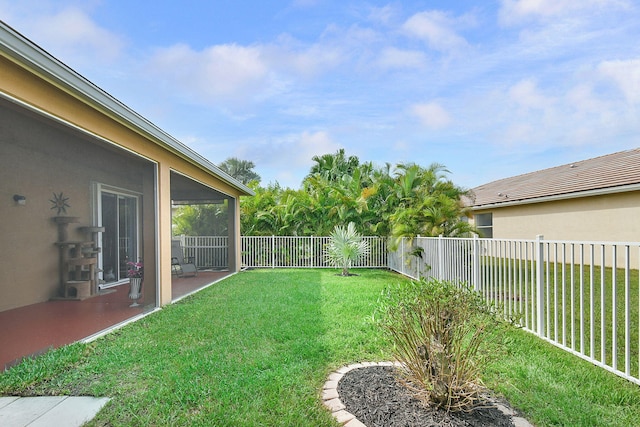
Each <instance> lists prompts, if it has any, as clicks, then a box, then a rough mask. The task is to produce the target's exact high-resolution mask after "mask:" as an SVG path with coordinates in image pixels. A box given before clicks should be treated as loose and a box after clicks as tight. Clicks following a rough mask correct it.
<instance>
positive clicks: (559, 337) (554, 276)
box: [493, 261, 640, 376]
mask: <svg viewBox="0 0 640 427" xmlns="http://www.w3.org/2000/svg"><path fill="white" fill-rule="evenodd" d="M493 263H494V264H495V261H493ZM525 270H527V271H526V272H525ZM501 273H502V275H503V279H507V278H508V280H506V282H509V283H510V285H508V286H506V288H505V287H503V288H502V289H501V290H500V293H501V296H502V299H501V301H500V302H501V303H503V304H504V305H505V312H506V311H509V312H512V313H515V315H516V317H517V315H518V314H519V315H521V316H522V317H521V320H522V322H523V323H525V324H526V325H527V326H528V327H529V328H530V329H535V324H536V319H535V317H536V313H535V310H534V305H533V301H535V299H536V298H535V284H534V283H535V281H534V280H533V279H532V273H531V264H529V263H520V264H516V263H514V264H513V265H511V266H509V267H507V268H503V269H502V271H501ZM615 273H616V274H615V279H616V280H615V291H614V280H613V278H614V274H613V270H612V269H611V268H609V267H607V268H605V269H604V270H602V269H601V268H600V267H599V266H590V265H585V266H583V267H582V269H581V268H580V266H573V265H570V264H561V263H550V264H549V265H547V266H546V268H545V271H544V279H545V282H547V285H546V286H545V296H546V298H545V303H546V305H547V306H546V308H547V309H546V311H545V325H546V331H547V333H548V337H549V338H551V339H553V340H554V341H557V342H558V343H561V344H563V345H565V346H566V347H568V348H571V349H572V350H574V351H576V352H579V353H582V354H584V355H586V356H589V357H592V358H593V359H595V360H598V361H600V362H603V363H606V364H608V365H609V366H614V360H613V359H614V356H613V355H614V349H615V366H616V367H617V369H619V370H620V371H622V372H625V370H626V368H627V366H626V360H625V349H626V346H627V342H626V330H625V323H624V322H625V320H626V319H627V312H626V306H625V300H626V299H627V297H628V299H629V305H628V308H629V312H628V317H629V342H628V348H629V354H630V357H629V366H628V369H629V373H630V375H634V376H638V375H639V374H640V366H639V361H640V356H639V354H640V348H639V346H640V331H639V330H638V327H639V326H640V315H639V310H640V302H639V294H640V279H639V277H638V270H630V272H629V277H628V281H629V290H628V291H629V293H628V294H627V289H626V284H625V281H626V277H625V272H624V270H623V269H617V270H616V271H615ZM525 274H528V275H529V276H528V281H529V283H530V285H529V289H526V290H525V289H524V285H523V283H524V282H525V281H524V279H523V278H524V277H525ZM525 292H526V294H525ZM614 294H615V304H614ZM505 296H506V298H505ZM520 297H521V298H520ZM592 298H593V302H592ZM527 299H528V300H529V301H531V303H529V304H528V306H525V304H526V303H525V302H524V301H526V300H527ZM592 311H593V316H592V315H591V312H592ZM613 314H615V316H616V320H615V322H614V321H613ZM603 317H604V323H603V322H602V319H603ZM614 324H615V338H616V345H615V346H614V343H613V336H614V333H613V330H614V328H613V325H614ZM580 337H582V339H581V338H580ZM603 346H604V348H603ZM603 353H604V357H603Z"/></svg>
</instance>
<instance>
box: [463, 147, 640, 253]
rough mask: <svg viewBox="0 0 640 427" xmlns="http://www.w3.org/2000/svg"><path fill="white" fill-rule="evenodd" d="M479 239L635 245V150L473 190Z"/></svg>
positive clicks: (638, 208) (639, 175)
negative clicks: (631, 243)
mask: <svg viewBox="0 0 640 427" xmlns="http://www.w3.org/2000/svg"><path fill="white" fill-rule="evenodd" d="M472 192H473V193H474V195H475V199H474V200H473V201H472V202H471V203H470V205H471V209H472V212H473V214H474V215H473V216H474V224H475V225H476V227H477V228H478V229H479V230H480V231H481V233H482V235H483V237H493V238H502V239H534V238H535V237H536V236H537V235H542V236H544V239H545V240H588V241H618V242H640V221H639V220H638V218H640V148H637V149H633V150H628V151H621V152H618V153H613V154H608V155H605V156H601V157H596V158H593V159H588V160H582V161H576V162H574V163H570V164H566V165H562V166H557V167H553V168H549V169H544V170H540V171H537V172H531V173H527V174H524V175H518V176H514V177H511V178H505V179H501V180H498V181H494V182H490V183H488V184H484V185H481V186H479V187H476V188H474V189H473V190H472Z"/></svg>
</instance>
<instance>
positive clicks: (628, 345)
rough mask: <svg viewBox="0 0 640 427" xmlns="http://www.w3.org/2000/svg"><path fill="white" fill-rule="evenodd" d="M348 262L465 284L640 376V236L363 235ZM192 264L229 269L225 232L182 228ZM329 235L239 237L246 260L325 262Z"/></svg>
mask: <svg viewBox="0 0 640 427" xmlns="http://www.w3.org/2000/svg"><path fill="white" fill-rule="evenodd" d="M365 239H367V240H368V241H369V244H370V248H371V251H370V254H369V256H368V257H366V258H365V259H363V260H361V261H360V262H359V263H357V264H356V265H354V268H359V267H366V268H389V269H391V270H394V271H397V272H399V273H401V274H403V275H406V276H408V277H411V278H415V279H419V278H422V277H425V278H429V277H433V278H436V279H439V280H448V281H452V282H458V283H462V282H464V283H468V284H469V285H471V286H473V287H474V289H476V290H477V291H478V292H480V293H481V294H482V295H483V296H484V298H485V299H486V300H487V301H489V302H491V303H493V304H495V305H496V306H497V307H499V309H500V310H502V311H503V314H504V316H505V318H507V319H511V320H514V321H515V322H517V323H519V324H520V325H521V326H522V327H523V328H524V329H526V330H528V331H530V332H532V333H534V334H536V335H537V336H539V337H540V338H542V339H545V340H547V341H549V342H551V343H553V344H554V345H556V346H558V347H560V348H562V349H564V350H566V351H568V352H570V353H572V354H574V355H576V356H578V357H580V358H582V359H585V360H588V361H590V362H591V363H593V364H595V365H597V366H600V367H602V368H604V369H606V370H608V371H611V372H613V373H615V374H616V375H619V376H621V377H623V378H626V379H627V380H629V381H631V382H634V383H636V384H639V385H640V315H639V313H640V298H639V295H640V278H639V275H638V266H639V265H640V243H624V242H577V241H552V240H543V239H542V237H541V236H539V237H538V238H537V239H533V240H505V239H480V238H477V237H476V238H468V239H465V238H444V237H440V238H437V237H436V238H430V237H417V238H413V239H408V238H407V239H403V240H402V241H401V243H400V245H399V246H398V248H397V249H396V250H394V251H388V250H387V239H385V238H380V237H366V238H365ZM181 240H182V244H183V248H184V250H185V255H186V256H193V257H194V258H195V259H196V265H197V266H198V268H211V267H213V268H226V267H227V266H228V248H227V246H228V241H227V238H226V237H203V236H199V237H198V236H182V237H181ZM328 242H329V237H315V236H314V237H283V236H265V237H263V236H261V237H255V236H243V237H242V242H241V245H242V246H241V248H242V249H241V250H242V265H243V266H244V267H261V268H292V267H294V268H327V267H331V266H330V265H329V264H328V263H327V262H326V260H325V258H324V255H323V253H324V247H325V246H326V245H327V244H328Z"/></svg>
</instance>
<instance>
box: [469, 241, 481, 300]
mask: <svg viewBox="0 0 640 427" xmlns="http://www.w3.org/2000/svg"><path fill="white" fill-rule="evenodd" d="M471 280H472V281H473V289H474V290H475V291H477V292H479V291H480V240H478V235H477V234H474V235H473V258H472V260H471Z"/></svg>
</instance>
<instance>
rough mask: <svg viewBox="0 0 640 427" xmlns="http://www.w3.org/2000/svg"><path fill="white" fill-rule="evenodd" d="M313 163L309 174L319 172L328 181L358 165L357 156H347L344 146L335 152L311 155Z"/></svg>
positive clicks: (352, 169)
mask: <svg viewBox="0 0 640 427" xmlns="http://www.w3.org/2000/svg"><path fill="white" fill-rule="evenodd" d="M311 160H313V161H314V162H316V164H315V165H313V166H311V170H310V171H309V175H307V176H311V175H314V174H320V175H321V176H323V177H324V178H326V179H327V180H328V181H332V182H333V181H337V180H338V179H340V178H342V176H343V175H350V174H352V173H353V171H354V170H355V169H356V168H358V166H359V165H360V160H359V159H358V157H357V156H349V158H347V156H346V154H345V152H344V148H341V149H339V150H338V151H336V153H335V154H324V155H322V156H313V157H312V158H311Z"/></svg>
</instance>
